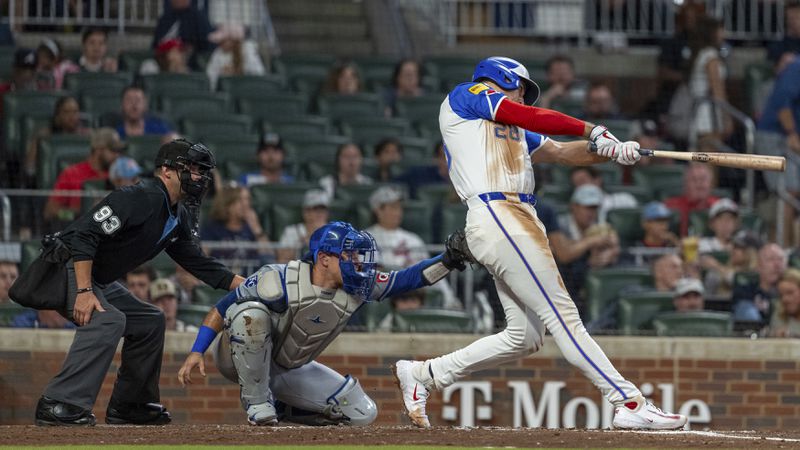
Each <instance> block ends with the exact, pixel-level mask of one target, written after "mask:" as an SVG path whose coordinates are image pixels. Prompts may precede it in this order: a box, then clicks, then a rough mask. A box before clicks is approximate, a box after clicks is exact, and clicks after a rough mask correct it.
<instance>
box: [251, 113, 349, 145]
mask: <svg viewBox="0 0 800 450" xmlns="http://www.w3.org/2000/svg"><path fill="white" fill-rule="evenodd" d="M262 128H263V130H264V131H274V132H276V133H278V134H279V135H280V136H281V138H283V139H284V140H291V139H292V137H293V136H301V139H302V136H305V135H318V136H322V135H327V134H333V133H332V132H333V124H331V121H330V119H329V118H327V117H324V116H314V115H297V116H286V117H273V118H270V119H268V120H265V121H264V122H263V124H262Z"/></svg>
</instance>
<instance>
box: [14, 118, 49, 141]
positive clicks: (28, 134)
mask: <svg viewBox="0 0 800 450" xmlns="http://www.w3.org/2000/svg"><path fill="white" fill-rule="evenodd" d="M20 120H21V139H20V141H21V142H22V143H23V145H26V146H27V144H28V142H29V141H30V139H32V138H33V137H34V136H36V135H37V133H39V131H40V130H43V129H47V128H49V127H50V123H52V121H53V116H52V115H51V114H50V113H44V114H37V115H26V116H23V117H22V118H21V119H20Z"/></svg>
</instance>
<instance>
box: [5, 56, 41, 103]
mask: <svg viewBox="0 0 800 450" xmlns="http://www.w3.org/2000/svg"><path fill="white" fill-rule="evenodd" d="M36 88H37V86H36V52H34V51H33V50H31V49H28V48H18V49H17V50H16V51H15V52H14V65H13V66H12V68H11V79H10V80H7V81H5V80H4V81H3V83H0V94H4V93H6V92H9V91H35V90H36ZM0 100H2V98H0ZM2 107H3V106H2V104H0V111H2Z"/></svg>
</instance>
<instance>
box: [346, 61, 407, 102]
mask: <svg viewBox="0 0 800 450" xmlns="http://www.w3.org/2000/svg"><path fill="white" fill-rule="evenodd" d="M398 62H399V61H398V60H397V59H396V58H392V57H379V56H368V57H361V58H354V59H353V63H355V65H356V66H358V72H359V76H360V77H361V83H362V84H363V85H365V86H368V87H369V88H370V90H371V91H372V92H378V93H380V92H382V91H383V89H385V88H387V87H388V86H390V85H391V84H392V75H394V68H395V66H396V65H397V63H398Z"/></svg>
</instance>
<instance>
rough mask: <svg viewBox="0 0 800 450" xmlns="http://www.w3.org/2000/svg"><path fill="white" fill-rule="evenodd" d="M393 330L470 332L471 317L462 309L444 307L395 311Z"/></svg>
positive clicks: (410, 331) (406, 331)
mask: <svg viewBox="0 0 800 450" xmlns="http://www.w3.org/2000/svg"><path fill="white" fill-rule="evenodd" d="M393 330H394V331H396V332H404V333H471V332H472V319H471V318H470V317H469V314H467V313H465V312H463V311H450V310H445V309H427V308H422V309H415V310H412V311H395V313H394V324H393Z"/></svg>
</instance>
